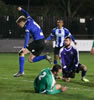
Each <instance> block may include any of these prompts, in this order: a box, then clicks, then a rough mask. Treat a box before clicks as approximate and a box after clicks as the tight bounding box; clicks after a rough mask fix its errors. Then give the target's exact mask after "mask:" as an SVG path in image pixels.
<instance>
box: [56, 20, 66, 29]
mask: <svg viewBox="0 0 94 100" xmlns="http://www.w3.org/2000/svg"><path fill="white" fill-rule="evenodd" d="M63 25H64V22H63V20H62V19H59V20H57V26H58V27H59V28H61V27H63Z"/></svg>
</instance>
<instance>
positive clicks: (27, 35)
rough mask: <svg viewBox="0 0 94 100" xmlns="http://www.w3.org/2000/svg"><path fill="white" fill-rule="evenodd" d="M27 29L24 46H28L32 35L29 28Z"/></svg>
mask: <svg viewBox="0 0 94 100" xmlns="http://www.w3.org/2000/svg"><path fill="white" fill-rule="evenodd" d="M25 31H26V33H25V42H24V48H26V46H27V45H28V42H29V38H30V35H29V30H25Z"/></svg>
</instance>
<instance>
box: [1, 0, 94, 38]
mask: <svg viewBox="0 0 94 100" xmlns="http://www.w3.org/2000/svg"><path fill="white" fill-rule="evenodd" d="M18 6H21V7H23V8H24V9H25V10H27V11H28V12H29V14H30V15H31V16H32V17H33V18H34V19H35V21H37V23H38V24H39V25H40V26H41V27H42V29H43V32H44V34H45V36H46V37H48V35H49V34H50V33H51V30H52V28H54V27H56V20H57V19H59V18H60V19H61V18H62V19H63V20H64V26H65V27H67V28H68V29H69V30H70V32H71V33H72V34H73V36H74V37H75V38H76V39H93V38H94V18H93V17H94V1H93V0H81V1H80V0H0V38H1V39H3V38H10V39H11V38H12V39H14V38H17V39H18V38H24V35H25V33H24V30H23V29H20V28H19V27H18V26H17V25H16V23H15V21H16V19H17V18H18V16H20V15H21V13H19V12H18V11H17V7H18ZM80 18H85V20H86V21H85V23H80Z"/></svg>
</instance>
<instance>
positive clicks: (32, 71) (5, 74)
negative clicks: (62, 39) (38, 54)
mask: <svg viewBox="0 0 94 100" xmlns="http://www.w3.org/2000/svg"><path fill="white" fill-rule="evenodd" d="M25 59H26V61H25V68H24V71H25V76H24V77H18V78H15V77H13V74H14V73H16V72H17V71H18V67H19V62H18V55H17V54H7V53H6V54H0V100H94V56H93V55H90V54H89V53H80V62H81V63H83V64H85V65H86V66H87V68H88V72H87V76H86V77H87V78H88V79H89V80H90V82H89V83H84V82H82V81H81V80H80V78H81V74H80V73H79V74H77V75H76V77H75V79H72V80H71V82H68V83H65V82H63V81H61V80H57V83H60V84H62V85H63V86H67V87H69V88H68V90H67V91H66V92H64V93H60V94H56V95H46V94H37V93H34V88H33V81H34V79H35V77H36V76H37V75H38V73H39V72H40V71H41V70H42V69H44V68H46V67H52V65H50V64H49V63H48V62H47V61H46V60H43V61H40V62H37V63H33V64H30V63H29V62H28V60H27V59H28V56H26V58H25Z"/></svg>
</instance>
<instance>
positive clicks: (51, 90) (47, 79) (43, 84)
mask: <svg viewBox="0 0 94 100" xmlns="http://www.w3.org/2000/svg"><path fill="white" fill-rule="evenodd" d="M61 72H62V68H61V66H60V65H58V64H56V65H54V66H53V68H52V69H50V68H46V69H44V70H42V71H41V72H40V74H39V75H38V76H37V77H36V79H35V81H34V89H35V92H36V93H46V94H57V93H61V92H64V91H66V90H67V88H66V87H62V86H61V85H60V84H56V81H55V77H56V76H57V75H58V74H60V73H61Z"/></svg>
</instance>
